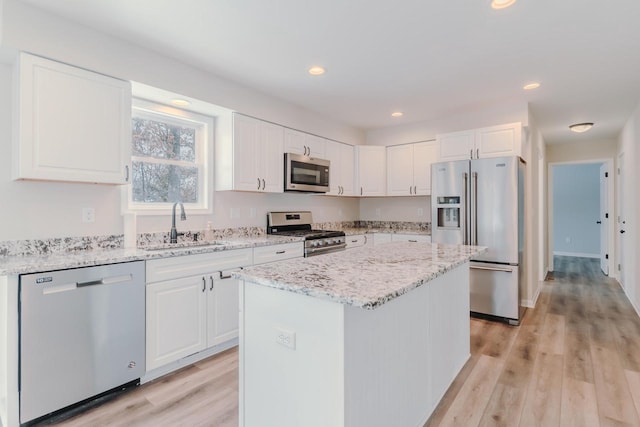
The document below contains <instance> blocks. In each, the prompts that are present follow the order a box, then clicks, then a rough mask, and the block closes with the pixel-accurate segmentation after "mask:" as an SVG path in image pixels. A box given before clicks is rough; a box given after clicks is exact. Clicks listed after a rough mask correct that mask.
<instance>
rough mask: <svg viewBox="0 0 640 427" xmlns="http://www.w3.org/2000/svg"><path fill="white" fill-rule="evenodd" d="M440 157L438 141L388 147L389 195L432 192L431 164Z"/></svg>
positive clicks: (419, 194)
mask: <svg viewBox="0 0 640 427" xmlns="http://www.w3.org/2000/svg"><path fill="white" fill-rule="evenodd" d="M437 158H438V145H437V143H436V142H418V143H414V144H404V145H395V146H388V147H387V195H389V196H421V195H429V194H431V164H432V163H434V162H436V161H437Z"/></svg>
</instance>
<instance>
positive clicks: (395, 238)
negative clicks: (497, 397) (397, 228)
mask: <svg viewBox="0 0 640 427" xmlns="http://www.w3.org/2000/svg"><path fill="white" fill-rule="evenodd" d="M391 241H392V242H411V243H418V242H423V243H424V242H426V243H431V236H427V235H426V234H403V233H395V234H393V235H392V236H391Z"/></svg>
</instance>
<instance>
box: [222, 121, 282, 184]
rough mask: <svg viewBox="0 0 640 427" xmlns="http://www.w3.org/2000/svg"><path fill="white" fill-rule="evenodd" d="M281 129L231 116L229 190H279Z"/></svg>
mask: <svg viewBox="0 0 640 427" xmlns="http://www.w3.org/2000/svg"><path fill="white" fill-rule="evenodd" d="M283 141H284V128H283V127H282V126H279V125H275V124H273V123H268V122H264V121H262V120H257V119H254V118H252V117H247V116H243V115H242V114H234V115H233V165H234V167H233V188H219V189H233V190H240V191H260V192H268V193H282V192H283V189H284V151H283Z"/></svg>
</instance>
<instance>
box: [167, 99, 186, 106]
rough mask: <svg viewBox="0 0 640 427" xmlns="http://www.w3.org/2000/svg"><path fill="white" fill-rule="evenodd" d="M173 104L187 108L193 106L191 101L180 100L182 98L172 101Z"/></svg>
mask: <svg viewBox="0 0 640 427" xmlns="http://www.w3.org/2000/svg"><path fill="white" fill-rule="evenodd" d="M171 103H172V104H173V105H175V106H178V107H186V106H187V105H189V104H191V103H190V102H189V101H187V100H186V99H180V98H175V99H172V100H171Z"/></svg>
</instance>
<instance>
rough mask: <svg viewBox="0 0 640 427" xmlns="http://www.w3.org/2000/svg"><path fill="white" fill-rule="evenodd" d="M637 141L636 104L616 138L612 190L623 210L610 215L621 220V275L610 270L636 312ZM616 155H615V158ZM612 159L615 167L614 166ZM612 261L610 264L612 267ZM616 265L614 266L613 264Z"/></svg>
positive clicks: (639, 302)
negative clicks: (619, 169)
mask: <svg viewBox="0 0 640 427" xmlns="http://www.w3.org/2000/svg"><path fill="white" fill-rule="evenodd" d="M639 145H640V104H639V105H638V106H637V107H636V109H635V111H634V112H633V114H632V115H631V117H630V118H629V120H628V121H627V123H626V125H625V127H624V129H623V131H622V132H621V134H620V137H619V139H618V147H617V148H618V151H617V154H623V155H624V168H623V170H622V174H623V177H622V182H623V185H622V186H621V188H618V189H617V191H616V194H617V195H618V196H619V197H621V198H622V200H623V203H624V211H623V212H616V216H615V217H614V218H618V216H619V217H620V220H621V221H625V224H624V225H622V224H620V223H618V224H617V227H616V233H615V235H616V247H617V248H618V247H620V246H619V245H620V244H622V248H623V255H622V256H621V257H620V258H621V259H620V260H619V261H618V262H619V263H620V264H621V265H622V277H620V274H619V273H618V272H617V268H614V269H613V270H614V271H616V273H618V274H619V276H618V277H620V282H621V283H622V287H623V288H624V290H625V292H626V294H627V296H628V297H629V299H630V300H631V302H632V303H633V305H634V306H635V308H636V311H638V312H639V313H640V283H639V282H638V280H637V268H636V266H637V265H639V264H640V250H639V249H640V248H639V247H638V242H640V227H638V224H640V209H639V206H638V203H639V202H640V197H638V173H637V167H636V165H638V164H639V163H640V150H638V149H637V148H636V147H638V146H639ZM617 160H618V157H617V156H616V161H617ZM618 166H619V165H618V163H616V169H617V167H618ZM619 183H620V179H619V177H618V176H617V174H616V185H618V184H619ZM621 229H624V230H625V231H626V232H625V234H623V235H621V234H620V233H619V231H620V230H621ZM613 266H615V264H612V267H613ZM616 267H617V266H616Z"/></svg>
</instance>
